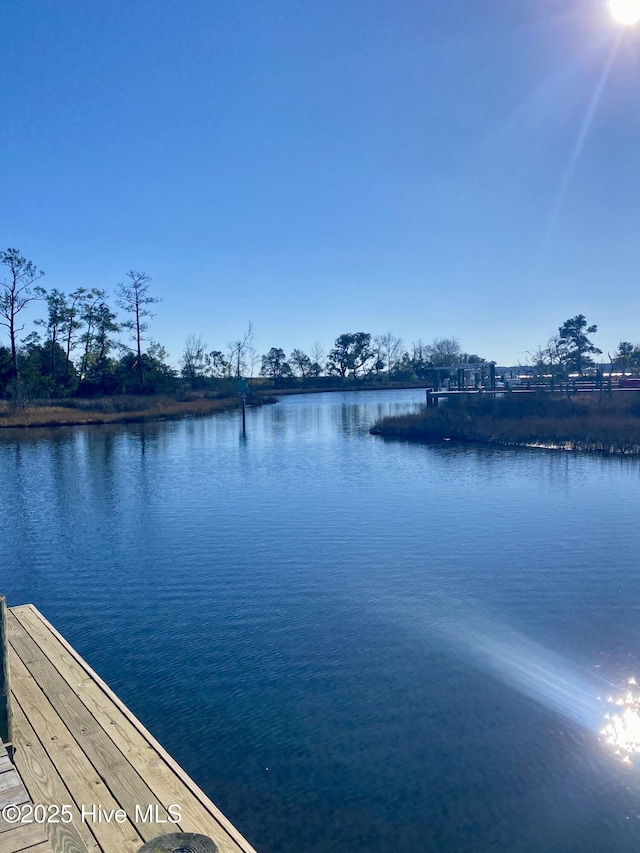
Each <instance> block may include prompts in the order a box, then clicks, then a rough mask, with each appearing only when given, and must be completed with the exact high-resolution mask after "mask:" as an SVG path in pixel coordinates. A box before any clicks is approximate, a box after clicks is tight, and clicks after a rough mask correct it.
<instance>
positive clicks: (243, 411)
mask: <svg viewBox="0 0 640 853" xmlns="http://www.w3.org/2000/svg"><path fill="white" fill-rule="evenodd" d="M246 431H247V416H246V413H245V401H244V394H243V395H242V432H243V433H245V432H246Z"/></svg>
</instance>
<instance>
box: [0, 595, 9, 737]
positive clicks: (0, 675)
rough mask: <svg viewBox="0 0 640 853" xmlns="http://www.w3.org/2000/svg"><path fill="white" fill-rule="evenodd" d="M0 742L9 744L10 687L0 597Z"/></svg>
mask: <svg viewBox="0 0 640 853" xmlns="http://www.w3.org/2000/svg"><path fill="white" fill-rule="evenodd" d="M0 740H1V741H2V743H4V744H9V745H10V744H11V685H10V684H9V643H8V640H7V604H6V601H5V597H4V595H0Z"/></svg>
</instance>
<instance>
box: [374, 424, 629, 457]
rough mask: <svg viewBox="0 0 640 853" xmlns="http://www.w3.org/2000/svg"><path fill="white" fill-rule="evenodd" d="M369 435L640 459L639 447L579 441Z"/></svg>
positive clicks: (378, 432)
mask: <svg viewBox="0 0 640 853" xmlns="http://www.w3.org/2000/svg"><path fill="white" fill-rule="evenodd" d="M369 434H370V435H375V436H378V437H379V438H382V439H384V440H385V441H407V442H410V443H411V444H433V445H441V444H445V443H446V444H451V445H454V446H455V445H464V446H469V445H477V446H479V447H502V448H505V449H515V448H520V449H523V450H553V451H556V452H557V451H563V452H565V453H590V454H596V455H600V456H625V457H630V456H634V457H635V456H637V457H640V446H637V447H633V448H624V447H615V446H609V447H608V448H607V447H604V446H597V445H593V446H588V445H587V444H586V443H585V444H582V443H581V442H579V441H565V442H552V441H548V442H542V441H525V440H522V441H517V440H513V441H510V440H507V439H499V438H463V437H461V436H455V437H453V436H451V437H439V436H419V435H415V434H408V433H400V432H390V431H384V432H382V431H381V430H378V429H376V427H371V429H370V430H369Z"/></svg>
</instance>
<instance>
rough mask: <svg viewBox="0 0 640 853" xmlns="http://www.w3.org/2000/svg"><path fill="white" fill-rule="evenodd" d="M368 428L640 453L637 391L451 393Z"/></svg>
mask: <svg viewBox="0 0 640 853" xmlns="http://www.w3.org/2000/svg"><path fill="white" fill-rule="evenodd" d="M371 431H372V432H373V433H374V434H376V435H383V436H397V437H402V438H409V439H415V440H426V441H429V440H431V441H439V440H442V439H451V440H453V441H480V442H492V443H496V444H505V445H537V446H545V447H562V448H567V449H573V450H592V451H599V452H603V453H634V454H636V453H640V393H638V392H634V391H629V392H616V393H613V394H600V393H591V394H583V395H578V396H575V397H571V398H567V397H561V396H560V395H552V394H548V393H547V394H515V393H514V394H505V396H504V397H499V398H493V397H492V396H490V395H483V394H475V395H467V396H465V397H452V398H449V399H448V400H447V402H446V403H445V404H441V405H440V406H439V407H438V408H436V409H425V410H424V411H423V412H421V413H420V414H417V415H404V416H400V417H389V418H385V419H384V420H382V421H381V422H380V423H378V424H376V425H375V426H374V427H373V428H372V430H371Z"/></svg>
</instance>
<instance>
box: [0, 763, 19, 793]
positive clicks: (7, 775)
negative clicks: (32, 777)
mask: <svg viewBox="0 0 640 853" xmlns="http://www.w3.org/2000/svg"><path fill="white" fill-rule="evenodd" d="M19 784H20V777H19V776H18V774H17V772H16V770H15V769H14V768H13V767H9V768H7V769H6V770H5V771H4V772H2V773H0V791H6V790H7V788H13V787H14V785H19Z"/></svg>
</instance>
